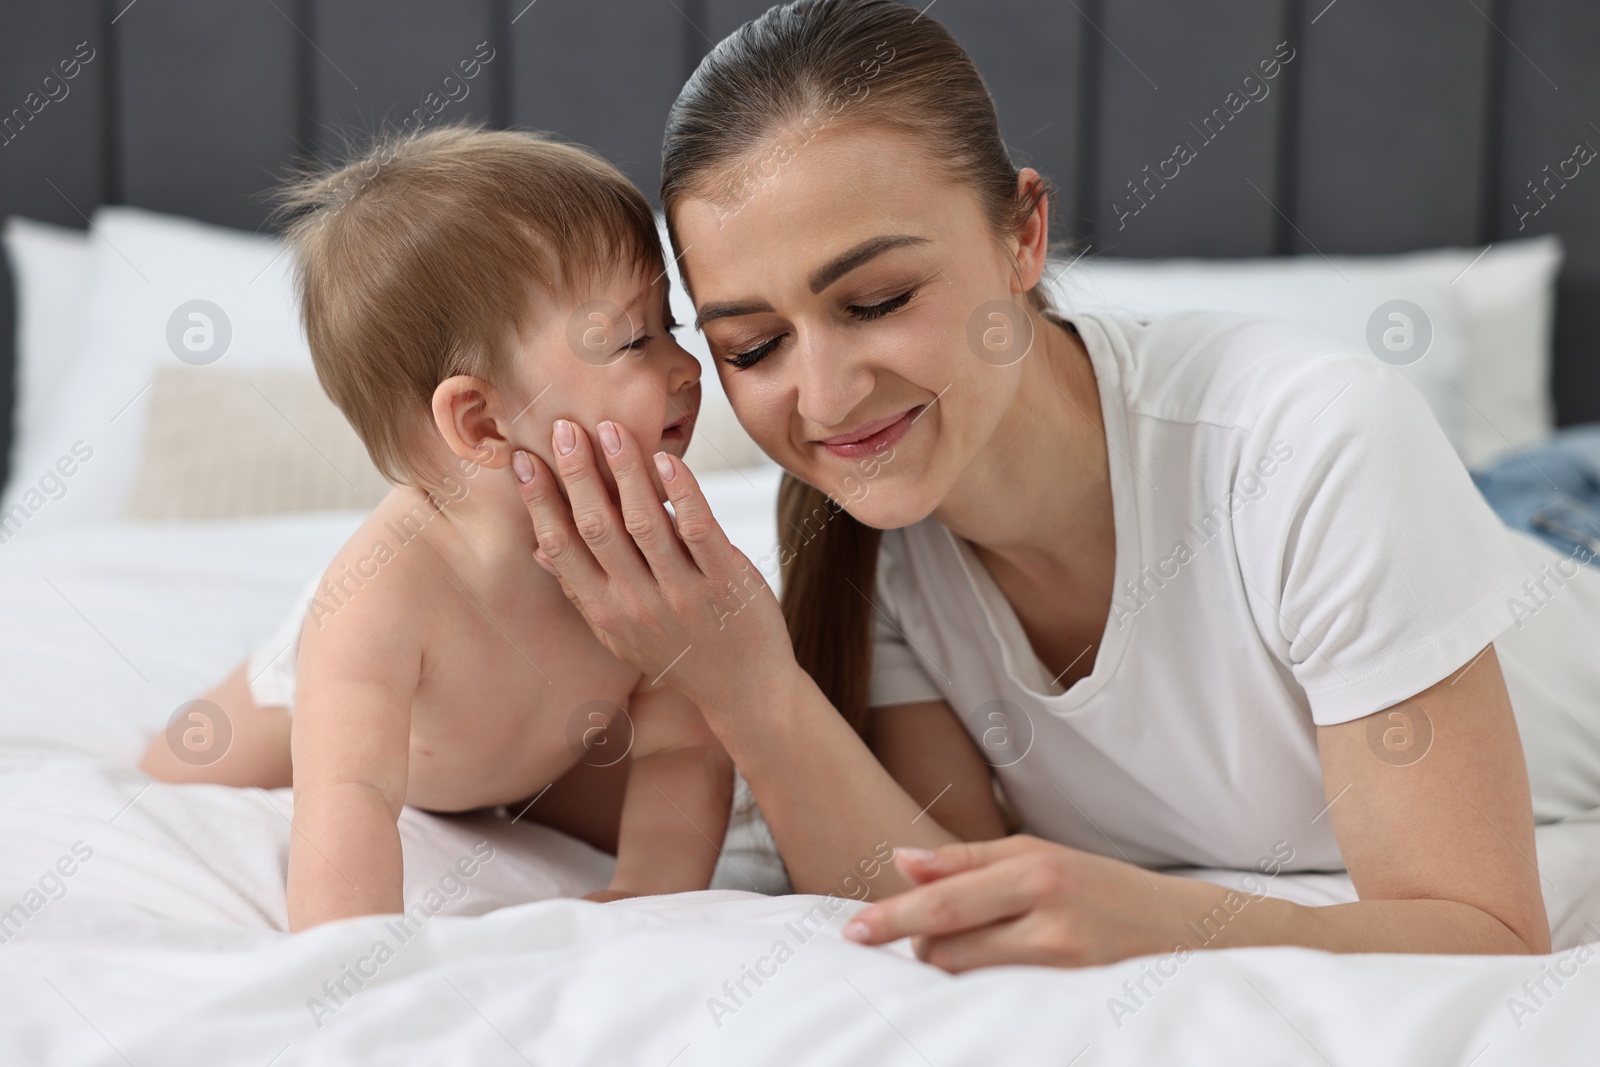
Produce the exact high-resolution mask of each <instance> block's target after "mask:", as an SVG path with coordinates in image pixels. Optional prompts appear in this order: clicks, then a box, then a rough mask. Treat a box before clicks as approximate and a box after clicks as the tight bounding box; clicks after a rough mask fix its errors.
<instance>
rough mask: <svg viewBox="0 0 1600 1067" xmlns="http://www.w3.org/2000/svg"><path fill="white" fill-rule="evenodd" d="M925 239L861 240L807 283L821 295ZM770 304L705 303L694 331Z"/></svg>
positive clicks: (757, 311) (890, 236)
mask: <svg viewBox="0 0 1600 1067" xmlns="http://www.w3.org/2000/svg"><path fill="white" fill-rule="evenodd" d="M927 243H928V239H927V238H926V237H912V236H910V235H909V234H904V233H896V234H885V235H884V236H882V237H873V238H869V239H868V240H865V241H862V242H861V243H860V244H858V245H856V246H855V247H854V248H852V249H850V251H848V252H845V253H844V254H843V255H840V256H837V257H835V258H834V259H833V260H831V261H830V262H828V263H827V264H825V265H824V266H822V267H819V268H818V269H817V270H816V271H815V272H813V273H812V275H811V278H810V281H809V282H808V283H807V284H808V285H809V286H810V288H811V291H812V293H820V292H822V290H824V289H826V288H827V287H828V286H830V285H832V284H833V283H834V282H836V281H838V280H839V279H840V278H843V277H844V276H845V275H846V274H849V273H850V272H851V271H853V270H855V269H856V268H857V267H859V266H861V265H862V264H863V263H866V262H867V261H869V260H871V259H875V258H876V257H878V256H881V255H883V253H885V252H887V251H889V250H890V249H893V248H906V247H910V246H913V245H925V244H927ZM771 310H772V305H771V304H769V303H767V302H766V301H765V300H747V301H734V302H729V303H720V304H706V305H705V306H703V307H702V308H701V309H700V310H699V312H698V313H697V314H696V315H695V319H694V328H695V329H697V330H698V329H702V328H703V327H704V326H705V324H706V323H708V322H710V321H711V320H712V319H730V318H736V317H737V316H739V315H756V314H760V313H761V312H763V311H771Z"/></svg>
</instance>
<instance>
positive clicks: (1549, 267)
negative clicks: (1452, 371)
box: [1455, 234, 1562, 464]
mask: <svg viewBox="0 0 1600 1067" xmlns="http://www.w3.org/2000/svg"><path fill="white" fill-rule="evenodd" d="M1561 260H1562V248H1561V238H1559V237H1557V236H1555V235H1554V234H1550V235H1547V236H1544V237H1533V238H1529V239H1527V240H1523V241H1506V242H1504V243H1502V244H1497V245H1494V246H1492V247H1491V248H1490V249H1489V252H1488V253H1487V254H1486V255H1484V257H1483V258H1482V259H1480V260H1479V261H1478V262H1477V263H1475V264H1473V265H1472V267H1471V269H1470V270H1467V272H1466V273H1465V274H1463V275H1461V276H1460V280H1459V281H1457V282H1456V283H1455V290H1456V296H1457V298H1458V299H1459V300H1460V301H1461V308H1462V313H1463V317H1464V319H1465V321H1466V328H1467V366H1466V369H1465V372H1464V373H1463V374H1462V380H1461V382H1460V383H1459V384H1460V386H1461V392H1462V393H1463V394H1464V397H1465V399H1466V400H1467V401H1469V402H1470V403H1469V404H1468V405H1467V407H1468V410H1467V411H1466V412H1465V413H1464V416H1463V420H1462V423H1461V454H1462V457H1463V458H1465V459H1466V461H1467V462H1468V463H1469V464H1475V463H1480V462H1482V461H1483V460H1485V459H1487V458H1488V457H1490V456H1492V455H1494V454H1495V453H1496V452H1500V451H1502V450H1504V449H1506V448H1509V447H1510V446H1512V445H1524V444H1527V443H1529V442H1531V441H1537V440H1538V439H1540V438H1541V437H1544V436H1545V435H1546V434H1548V433H1549V432H1550V430H1551V427H1552V426H1553V425H1554V422H1555V419H1554V415H1553V404H1552V403H1551V397H1550V350H1551V340H1552V335H1553V333H1554V331H1555V307H1556V289H1555V285H1556V275H1557V274H1559V273H1560V272H1561Z"/></svg>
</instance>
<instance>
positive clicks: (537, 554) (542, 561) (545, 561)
mask: <svg viewBox="0 0 1600 1067" xmlns="http://www.w3.org/2000/svg"><path fill="white" fill-rule="evenodd" d="M533 560H534V562H535V563H537V564H539V566H541V567H543V568H544V569H545V570H547V571H549V572H550V573H551V574H552V575H554V576H555V577H557V578H559V577H561V572H560V571H558V570H556V565H555V564H554V563H551V562H550V557H549V556H547V555H545V554H544V549H542V548H536V549H534V550H533Z"/></svg>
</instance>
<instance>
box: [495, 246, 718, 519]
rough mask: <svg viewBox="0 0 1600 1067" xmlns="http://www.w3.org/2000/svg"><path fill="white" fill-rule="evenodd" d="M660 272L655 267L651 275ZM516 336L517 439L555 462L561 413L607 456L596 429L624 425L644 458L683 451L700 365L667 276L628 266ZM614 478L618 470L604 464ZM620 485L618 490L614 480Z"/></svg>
mask: <svg viewBox="0 0 1600 1067" xmlns="http://www.w3.org/2000/svg"><path fill="white" fill-rule="evenodd" d="M652 273H654V272H652ZM534 319H535V321H537V322H538V323H539V326H538V327H537V328H536V329H531V330H525V331H524V332H523V333H522V335H521V336H520V337H519V338H518V340H517V355H516V366H515V372H514V378H515V381H514V386H515V387H514V388H513V389H512V390H510V392H511V394H512V395H513V396H514V397H515V401H516V406H515V407H514V408H513V409H512V411H511V415H510V416H509V417H510V418H511V419H512V425H511V430H510V433H509V437H510V439H511V442H512V443H513V444H514V445H515V446H516V447H518V448H521V449H524V450H526V451H529V452H532V453H534V454H535V455H537V456H539V457H540V458H541V459H543V460H544V461H545V463H546V464H548V465H550V467H551V469H555V463H554V458H553V456H554V452H553V449H552V446H551V432H552V430H553V428H554V425H555V421H556V420H557V419H567V420H569V421H571V422H575V423H577V424H578V425H579V426H580V427H582V428H583V429H584V431H586V432H587V433H588V434H589V440H590V441H591V442H593V443H594V449H595V452H596V453H599V451H600V449H599V444H598V441H599V439H598V436H597V434H596V430H595V427H596V426H597V425H599V423H601V422H602V421H604V420H607V419H609V420H611V421H612V422H615V423H617V424H618V425H620V426H623V427H625V428H626V429H627V430H628V432H629V433H631V434H632V435H633V437H634V439H635V440H636V441H637V442H638V443H639V448H640V449H641V450H642V451H643V453H644V455H645V456H651V455H654V454H655V453H656V452H666V453H668V454H670V455H674V456H680V457H681V456H682V455H683V453H684V450H685V449H687V448H688V447H689V438H690V436H691V435H692V434H693V432H694V422H695V418H696V417H697V416H698V415H699V413H700V364H699V362H698V361H697V360H696V359H695V358H694V356H692V355H690V354H689V353H688V352H686V351H684V349H683V348H682V347H680V346H679V344H678V342H677V341H676V340H675V339H674V338H673V336H672V332H671V330H672V328H673V327H674V326H676V325H677V324H676V323H674V322H673V321H672V319H671V312H670V311H669V310H668V306H667V280H666V277H665V274H664V273H663V274H661V276H659V277H656V278H655V279H654V280H651V276H650V275H649V274H640V273H639V272H637V271H634V270H632V269H627V270H619V271H617V272H616V273H615V274H614V275H612V276H611V277H609V278H606V279H603V280H601V281H600V282H599V283H597V284H596V285H594V286H593V287H592V288H591V289H590V290H589V291H588V292H586V293H584V294H582V295H581V296H578V297H576V298H572V299H569V300H566V301H565V302H564V303H563V304H561V305H560V306H556V307H553V308H552V307H550V306H548V305H547V306H546V307H544V308H541V309H539V311H538V312H537V313H536V315H535V316H534ZM600 469H601V471H602V472H603V473H604V475H605V478H606V481H607V484H608V485H610V481H611V479H610V473H609V471H607V470H606V466H605V464H604V462H602V463H601V464H600ZM613 488H614V487H613Z"/></svg>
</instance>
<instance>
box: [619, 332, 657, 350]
mask: <svg viewBox="0 0 1600 1067" xmlns="http://www.w3.org/2000/svg"><path fill="white" fill-rule="evenodd" d="M654 340H655V338H654V337H652V336H650V335H649V334H645V335H644V336H643V337H635V338H634V339H633V340H631V341H629V342H628V343H627V344H626V345H624V346H623V347H624V348H629V349H632V350H633V351H635V352H642V351H644V349H645V347H646V346H647V345H649V344H650V342H651V341H654Z"/></svg>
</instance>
